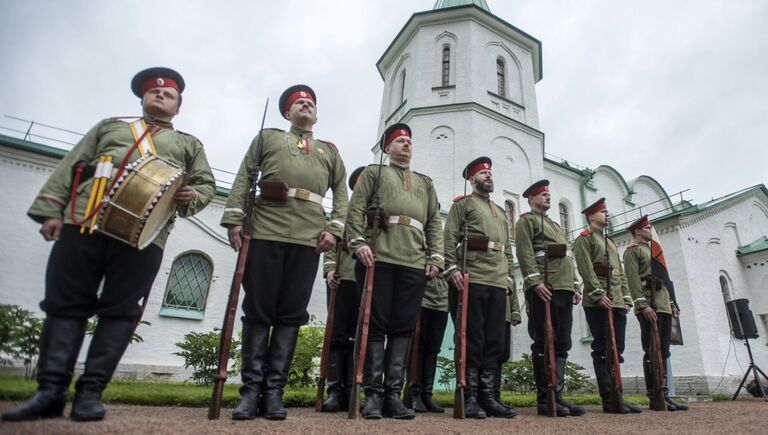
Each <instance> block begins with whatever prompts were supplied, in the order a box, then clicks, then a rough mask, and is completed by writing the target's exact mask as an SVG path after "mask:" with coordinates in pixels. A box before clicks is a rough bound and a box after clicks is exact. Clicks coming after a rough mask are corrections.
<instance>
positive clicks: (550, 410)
mask: <svg viewBox="0 0 768 435" xmlns="http://www.w3.org/2000/svg"><path fill="white" fill-rule="evenodd" d="M541 244H542V246H543V247H544V286H545V287H547V289H549V291H550V292H551V291H552V286H551V285H550V284H549V251H548V250H547V245H546V243H545V241H544V212H543V211H542V213H541ZM550 309H551V304H550V301H545V302H544V325H545V332H544V341H545V347H544V354H545V356H544V363H545V364H544V365H545V367H546V373H547V376H548V378H549V383H547V416H549V417H557V395H556V392H555V388H556V385H557V371H556V370H557V369H556V367H555V333H554V331H553V329H552V312H551V311H550Z"/></svg>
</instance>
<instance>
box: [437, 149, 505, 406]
mask: <svg viewBox="0 0 768 435" xmlns="http://www.w3.org/2000/svg"><path fill="white" fill-rule="evenodd" d="M462 176H463V177H464V178H465V179H466V180H468V181H469V182H470V183H471V184H472V194H470V195H467V196H460V197H458V198H456V199H455V200H454V202H453V205H452V206H451V210H450V211H449V212H448V219H447V221H446V223H445V241H444V244H445V246H446V247H447V248H446V250H445V265H446V269H445V274H444V275H445V276H446V278H447V279H450V284H451V285H450V287H451V288H450V292H451V299H452V300H453V301H455V302H454V303H453V304H451V305H452V311H455V310H456V308H457V305H458V303H457V301H458V297H459V290H460V289H462V288H463V287H464V276H463V272H464V271H463V270H462V269H463V266H464V264H466V272H468V273H469V290H468V291H469V295H468V302H467V331H466V336H467V353H466V354H467V363H466V372H465V376H466V380H467V387H466V389H465V390H464V400H465V405H464V406H465V415H466V417H467V418H484V417H485V416H486V415H488V416H491V417H503V418H512V417H514V416H516V415H517V411H516V410H515V409H514V408H511V407H505V406H503V405H502V404H501V403H500V402H497V401H496V398H495V393H496V391H495V390H496V380H497V379H500V378H499V376H500V373H499V362H500V361H501V360H502V354H503V352H504V347H505V346H504V338H505V329H504V327H505V314H506V313H505V311H506V307H507V292H508V291H509V289H514V288H515V278H514V276H515V275H514V269H513V261H512V249H511V246H510V243H509V242H510V240H509V229H508V226H507V220H506V215H505V213H504V209H503V208H501V207H499V206H498V205H497V204H495V203H494V202H493V201H491V198H490V195H491V193H492V192H493V176H492V173H491V159H490V158H488V157H479V158H477V159H475V160H473V161H471V162H470V163H469V164H468V165H467V166H466V167H465V168H464V171H463V173H462ZM465 228H466V231H467V234H466V237H465V234H464V229H465ZM464 240H466V243H467V249H466V252H467V258H466V259H464V258H462V257H463V252H464V248H463V243H462V242H463V241H464ZM511 294H512V295H516V293H511Z"/></svg>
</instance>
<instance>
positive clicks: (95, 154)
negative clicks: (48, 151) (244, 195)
mask: <svg viewBox="0 0 768 435" xmlns="http://www.w3.org/2000/svg"><path fill="white" fill-rule="evenodd" d="M147 122H148V123H149V122H152V121H151V120H149V119H147ZM152 141H153V142H154V144H155V149H156V151H157V154H158V156H159V157H162V158H163V159H165V160H168V161H170V162H171V163H173V164H175V165H177V166H179V167H181V168H182V169H184V171H185V173H186V175H185V176H186V178H187V185H188V186H191V187H192V188H194V189H195V192H196V195H195V197H194V199H193V200H192V202H190V203H189V204H188V205H186V206H179V207H178V208H177V212H178V214H179V216H182V217H186V216H192V215H193V214H195V213H197V212H199V211H200V210H202V209H203V208H204V207H205V206H206V205H208V203H209V202H210V201H211V199H212V198H213V195H214V194H215V191H216V184H215V182H214V179H213V173H212V172H211V168H210V166H208V159H207V158H206V157H205V151H204V150H203V145H202V144H201V143H200V141H199V140H197V139H196V138H195V137H194V136H191V135H189V134H186V133H182V132H180V131H176V130H173V129H172V128H162V129H160V131H159V132H158V133H157V134H156V135H155V136H153V138H152ZM134 142H135V139H134V137H133V133H131V128H130V126H129V124H128V123H127V122H125V121H121V120H118V119H114V118H110V119H105V120H103V121H101V122H99V123H98V124H96V126H94V127H93V128H91V130H90V131H88V133H86V135H85V136H83V138H82V139H80V141H79V142H78V143H77V145H75V147H74V148H72V150H71V151H70V152H69V153H67V155H66V156H64V158H63V159H62V160H61V162H60V163H59V165H58V166H57V167H56V169H55V170H54V171H53V173H52V174H51V176H50V177H49V178H48V181H46V183H45V184H44V185H43V188H42V189H41V190H40V193H39V194H38V196H37V198H35V200H34V202H33V203H32V206H31V207H30V208H29V210H28V211H27V214H28V215H29V217H31V218H32V219H34V220H35V221H37V222H42V221H43V220H44V219H46V218H56V219H62V220H63V221H64V223H66V224H72V223H73V222H72V219H71V217H70V208H71V206H72V204H70V191H71V188H72V167H73V166H74V165H75V163H77V162H78V161H81V160H83V161H85V162H87V163H88V164H89V165H93V166H95V165H96V164H98V162H99V159H100V158H101V157H102V156H111V157H112V163H113V164H114V168H115V169H117V168H118V166H119V165H120V162H121V161H122V160H123V158H124V157H125V155H126V153H127V152H128V150H129V149H130V148H131V146H133V144H134ZM140 157H141V154H140V152H139V151H138V150H134V151H133V153H132V154H131V156H130V157H129V158H128V162H127V163H131V162H133V161H135V160H137V159H138V158H140ZM93 180H94V178H89V179H87V180H85V181H83V182H81V183H80V185H79V186H78V188H77V197H76V199H75V202H74V215H75V218H76V219H78V220H79V219H82V218H83V216H84V214H85V209H86V207H87V204H88V199H89V197H90V193H91V184H92V183H93ZM111 181H112V179H110V180H109V181H108V183H110V182H111ZM107 187H109V184H107ZM86 226H90V221H89V222H88V223H87V224H86ZM172 227H173V220H170V221H169V222H168V223H167V224H166V225H165V228H163V229H162V230H161V231H160V234H158V236H157V238H155V239H154V240H153V242H152V243H154V244H155V245H157V246H159V247H160V248H161V249H162V248H163V247H165V242H166V240H167V238H168V233H169V232H170V231H171V228H172Z"/></svg>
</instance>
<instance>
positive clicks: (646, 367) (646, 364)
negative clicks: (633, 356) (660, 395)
mask: <svg viewBox="0 0 768 435" xmlns="http://www.w3.org/2000/svg"><path fill="white" fill-rule="evenodd" d="M643 374H644V375H645V390H646V393H645V394H646V396H648V409H651V410H653V375H652V374H651V362H650V361H649V360H646V359H645V358H643ZM663 391H664V399H665V401H666V398H667V389H666V387H665V388H664V389H663ZM667 411H677V407H675V406H670V404H669V403H667Z"/></svg>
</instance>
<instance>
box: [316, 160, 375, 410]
mask: <svg viewBox="0 0 768 435" xmlns="http://www.w3.org/2000/svg"><path fill="white" fill-rule="evenodd" d="M364 169H365V166H361V167H359V168H357V169H355V170H354V171H353V172H352V174H351V175H350V176H349V190H351V191H354V189H355V184H357V179H358V177H360V174H361V173H362V172H363V170H364ZM339 249H341V250H342V252H341V254H340V255H338V258H339V263H338V264H337V263H336V257H337V252H338V250H339ZM323 276H325V282H326V285H327V287H326V289H327V292H326V296H327V303H326V306H330V303H331V300H330V297H331V289H335V290H336V297H335V301H334V310H333V331H332V338H331V348H330V355H329V360H328V382H327V384H328V398H327V399H326V400H325V402H323V406H322V408H321V411H322V412H338V411H339V410H342V409H346V408H347V407H348V406H349V396H350V393H351V390H352V386H353V383H354V379H353V378H354V359H353V348H354V343H355V333H356V326H357V312H358V307H359V305H360V293H359V292H358V291H357V284H356V283H355V259H354V257H352V254H351V253H350V252H349V247H348V246H347V242H346V241H342V242H341V243H338V244H336V245H334V247H333V248H331V250H330V251H326V252H325V253H324V254H323Z"/></svg>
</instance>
